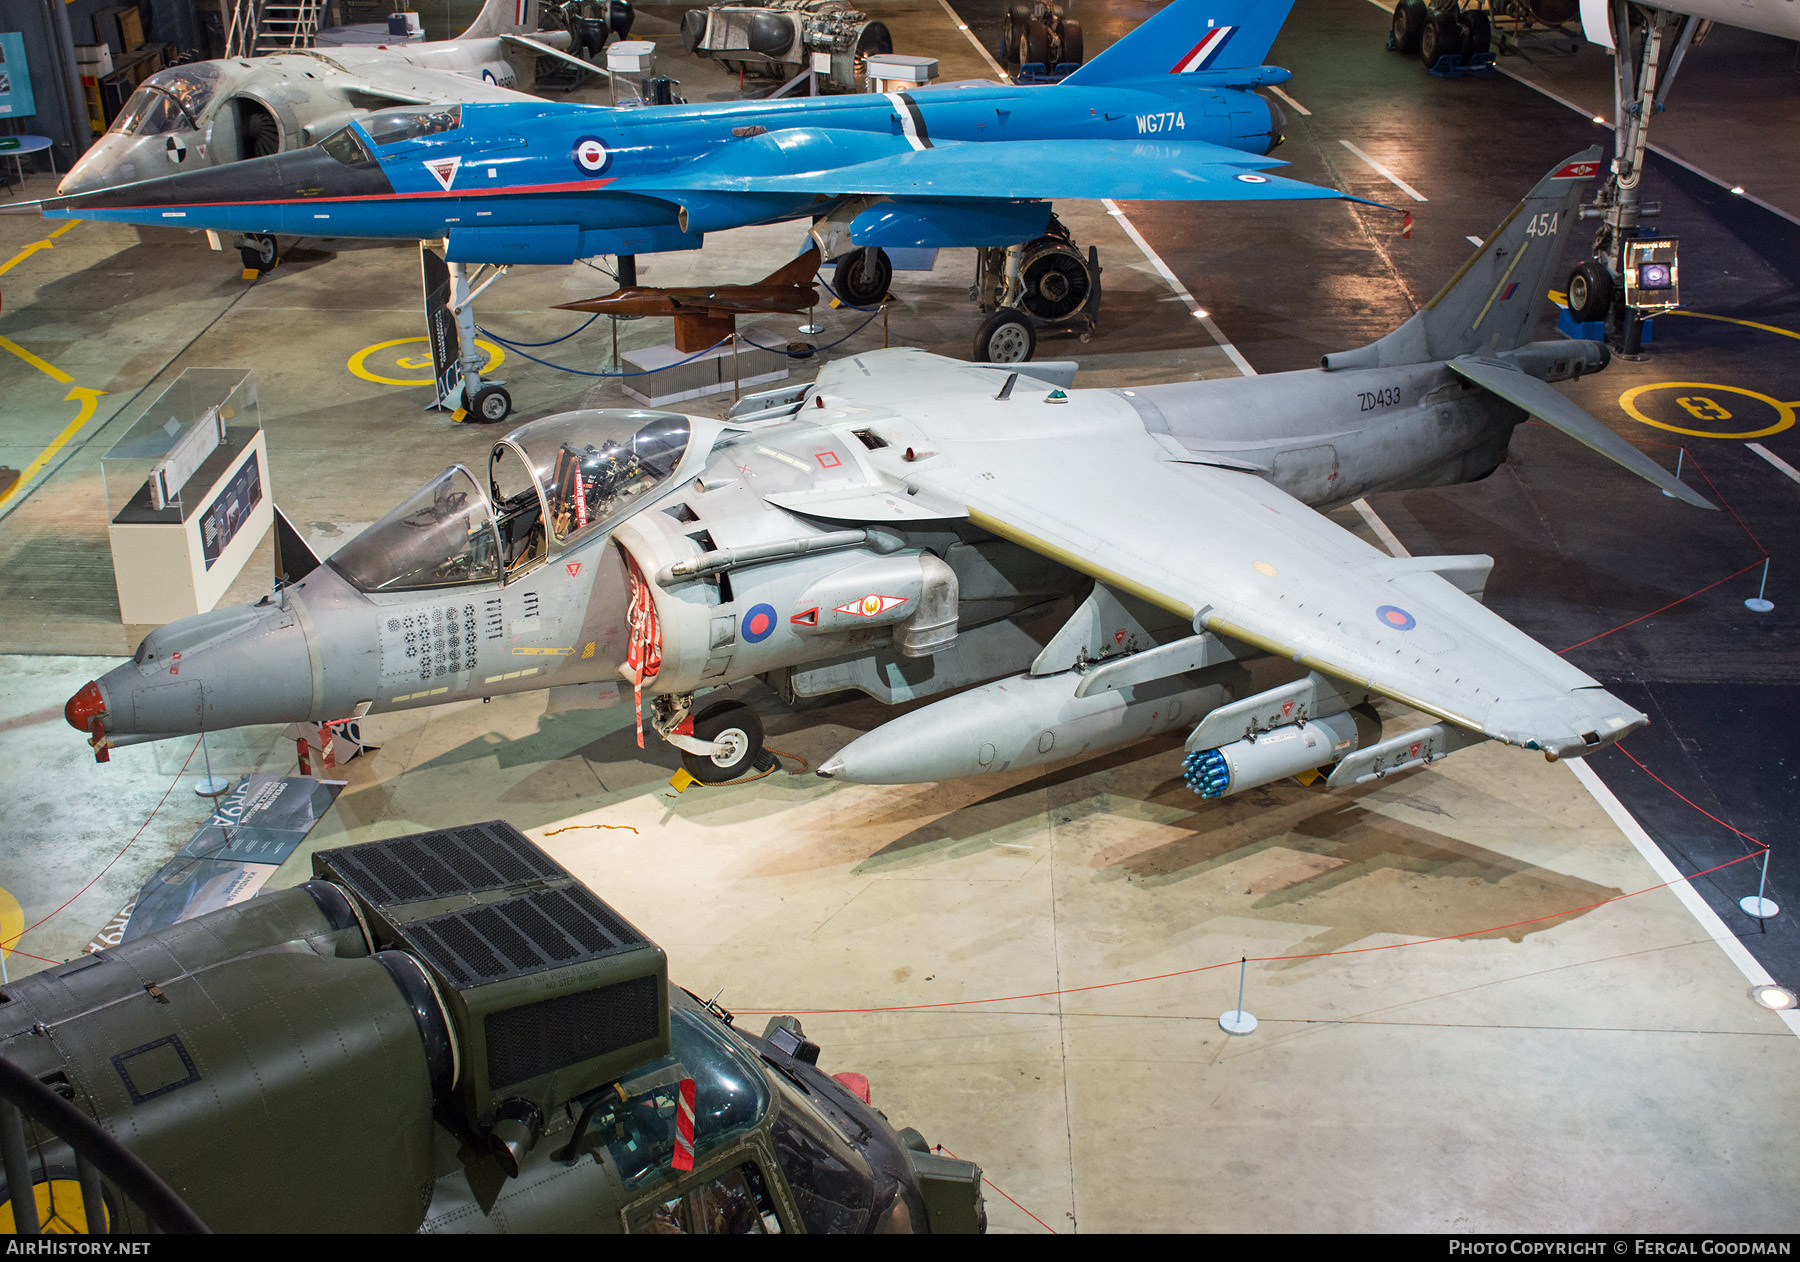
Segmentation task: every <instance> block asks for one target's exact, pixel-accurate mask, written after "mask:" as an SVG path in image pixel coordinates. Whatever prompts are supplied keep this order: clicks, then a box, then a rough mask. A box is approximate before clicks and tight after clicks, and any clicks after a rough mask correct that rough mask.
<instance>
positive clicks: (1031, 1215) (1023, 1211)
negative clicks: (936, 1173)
mask: <svg viewBox="0 0 1800 1262" xmlns="http://www.w3.org/2000/svg"><path fill="white" fill-rule="evenodd" d="M936 1150H937V1151H938V1152H941V1153H948V1154H949V1156H950V1159H951V1160H952V1161H961V1160H962V1158H961V1157H958V1156H957V1155H956V1154H955V1153H953V1152H950V1150H949V1149H948V1148H946V1147H944V1146H943V1145H942V1144H938V1145H936ZM981 1182H982V1184H983V1185H984V1186H987V1187H991V1188H993V1189H994V1191H996V1192H999V1193H1000V1195H1001V1196H1006V1192H1005V1190H1004V1189H1003V1188H1001V1187H1000V1185H999V1184H997V1183H995V1182H994V1181H993V1180H992V1179H990V1178H988V1173H987V1171H986V1170H983V1171H982V1172H981ZM1006 1199H1007V1200H1009V1201H1012V1203H1013V1208H1014V1209H1016V1210H1018V1211H1019V1212H1020V1213H1021V1214H1023V1215H1025V1217H1027V1218H1029V1219H1030V1220H1031V1221H1032V1222H1034V1223H1036V1224H1037V1225H1038V1226H1040V1227H1042V1228H1043V1229H1044V1230H1045V1231H1047V1232H1049V1233H1050V1234H1051V1235H1053V1236H1054V1235H1057V1234H1059V1233H1058V1232H1057V1230H1056V1228H1054V1227H1052V1226H1051V1225H1050V1224H1049V1223H1047V1222H1045V1221H1044V1220H1043V1219H1041V1218H1039V1217H1038V1216H1037V1215H1036V1214H1034V1213H1032V1212H1031V1211H1030V1210H1028V1209H1026V1208H1025V1207H1024V1206H1023V1205H1021V1204H1019V1203H1018V1202H1017V1201H1013V1198H1012V1197H1010V1196H1006Z"/></svg>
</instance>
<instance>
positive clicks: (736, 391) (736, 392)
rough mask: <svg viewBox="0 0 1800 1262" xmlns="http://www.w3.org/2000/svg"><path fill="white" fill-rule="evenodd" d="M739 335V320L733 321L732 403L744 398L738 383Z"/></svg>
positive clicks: (734, 319)
mask: <svg viewBox="0 0 1800 1262" xmlns="http://www.w3.org/2000/svg"><path fill="white" fill-rule="evenodd" d="M737 356H738V335H737V319H736V318H735V317H734V318H733V319H732V321H731V401H732V402H733V403H736V402H737V401H738V399H739V398H741V397H742V393H743V391H742V387H741V386H740V385H739V382H738V357H737Z"/></svg>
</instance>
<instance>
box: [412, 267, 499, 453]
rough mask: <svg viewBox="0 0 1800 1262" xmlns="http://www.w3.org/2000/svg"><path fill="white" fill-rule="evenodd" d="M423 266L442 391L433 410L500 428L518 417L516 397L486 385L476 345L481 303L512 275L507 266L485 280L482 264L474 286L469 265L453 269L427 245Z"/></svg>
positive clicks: (428, 332)
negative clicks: (514, 413) (489, 289)
mask: <svg viewBox="0 0 1800 1262" xmlns="http://www.w3.org/2000/svg"><path fill="white" fill-rule="evenodd" d="M419 265H420V269H421V271H422V272H423V274H424V285H425V336H426V340H427V341H429V342H430V344H431V375H432V380H433V382H434V383H435V385H436V387H437V401H436V402H435V403H433V404H432V405H431V406H432V407H435V408H439V409H441V410H443V411H446V412H452V413H455V414H456V419H457V420H459V421H473V422H475V423H477V424H481V425H497V424H499V423H500V422H501V421H504V420H505V419H506V418H507V417H508V416H510V415H512V396H511V395H510V394H508V393H507V392H506V390H505V388H504V387H505V385H506V383H505V382H504V381H484V380H482V376H481V365H482V363H483V362H484V361H485V359H486V356H485V355H483V354H482V351H481V349H480V348H479V347H478V346H476V345H475V332H476V329H475V299H476V298H477V297H478V296H479V295H480V294H481V293H482V291H484V290H485V289H486V288H487V287H488V286H489V285H491V284H493V283H494V282H495V281H497V280H499V279H500V278H501V277H502V276H504V275H506V273H507V272H508V271H509V270H510V269H509V268H508V267H507V266H506V265H504V264H502V265H499V266H496V267H494V268H493V271H492V273H491V274H490V275H488V276H486V277H485V278H483V277H482V276H481V273H482V272H483V271H485V270H486V269H487V267H488V266H489V265H488V264H482V265H481V266H480V267H478V268H476V278H477V279H476V281H475V282H474V283H471V281H470V278H469V265H468V264H467V263H447V262H445V261H444V256H443V255H441V254H439V253H438V252H437V251H436V250H434V249H432V248H431V246H430V245H428V244H426V243H425V242H423V241H421V242H420V243H419Z"/></svg>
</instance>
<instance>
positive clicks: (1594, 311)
mask: <svg viewBox="0 0 1800 1262" xmlns="http://www.w3.org/2000/svg"><path fill="white" fill-rule="evenodd" d="M1612 298H1613V278H1612V274H1611V273H1610V272H1608V271H1607V270H1606V268H1604V267H1602V266H1601V265H1600V264H1599V263H1596V262H1595V261H1594V260H1592V259H1589V260H1587V261H1586V262H1585V263H1579V264H1577V265H1576V267H1575V270H1574V271H1572V272H1570V273H1569V316H1570V318H1571V319H1573V320H1574V321H1575V322H1576V323H1577V324H1591V323H1593V322H1594V321H1595V320H1604V319H1606V313H1607V311H1608V310H1609V309H1610V308H1611V307H1612Z"/></svg>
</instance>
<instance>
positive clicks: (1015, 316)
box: [975, 307, 1037, 364]
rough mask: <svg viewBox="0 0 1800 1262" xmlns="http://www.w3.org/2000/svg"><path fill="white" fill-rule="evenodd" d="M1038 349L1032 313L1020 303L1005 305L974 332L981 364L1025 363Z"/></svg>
mask: <svg viewBox="0 0 1800 1262" xmlns="http://www.w3.org/2000/svg"><path fill="white" fill-rule="evenodd" d="M1036 351H1037V330H1035V329H1033V328H1032V327H1031V317H1030V316H1028V315H1026V314H1025V313H1024V312H1023V311H1020V310H1019V309H1018V308H1017V307H1002V308H1000V310H998V311H996V312H994V314H993V315H991V316H989V317H988V318H987V321H986V322H985V323H984V324H983V325H982V326H981V332H979V333H977V334H976V335H975V362H976V363H978V364H1022V363H1024V362H1025V361H1026V360H1028V359H1030V358H1031V357H1032V355H1033V354H1034V353H1035V352H1036Z"/></svg>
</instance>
